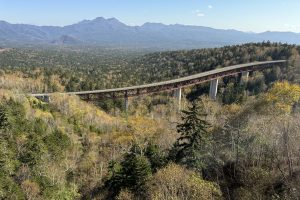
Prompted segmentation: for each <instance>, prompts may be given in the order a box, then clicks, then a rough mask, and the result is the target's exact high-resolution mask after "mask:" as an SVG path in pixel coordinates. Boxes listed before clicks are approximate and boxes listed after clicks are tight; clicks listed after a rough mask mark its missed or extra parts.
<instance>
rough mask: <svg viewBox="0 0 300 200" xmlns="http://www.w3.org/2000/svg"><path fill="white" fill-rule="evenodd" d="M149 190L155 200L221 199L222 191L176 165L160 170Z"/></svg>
mask: <svg viewBox="0 0 300 200" xmlns="http://www.w3.org/2000/svg"><path fill="white" fill-rule="evenodd" d="M148 190H149V194H150V199H153V200H167V199H178V200H179V199H190V200H196V199H197V200H202V199H203V200H209V199H220V198H221V191H220V189H219V188H218V186H216V184H214V183H212V182H209V181H205V180H203V179H202V178H201V177H199V176H198V175H197V174H196V173H195V172H193V171H190V170H187V169H185V168H183V167H182V166H179V165H176V164H169V165H168V166H167V167H165V168H163V169H160V170H159V171H158V172H157V173H156V174H155V175H154V176H153V177H152V179H151V180H150V181H149V183H148Z"/></svg>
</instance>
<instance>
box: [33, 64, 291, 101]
mask: <svg viewBox="0 0 300 200" xmlns="http://www.w3.org/2000/svg"><path fill="white" fill-rule="evenodd" d="M286 62H287V61H286V60H277V61H265V62H252V63H247V64H240V65H234V66H229V67H224V68H219V69H215V70H211V71H207V72H203V73H199V74H195V75H192V76H187V77H183V78H178V79H173V80H169V81H163V82H158V83H152V84H145V85H139V86H132V87H124V88H116V89H106V90H93V91H82V92H68V93H64V94H69V95H77V96H79V97H81V98H82V99H83V100H98V99H102V98H124V97H125V99H126V102H127V103H126V107H127V104H128V97H133V96H139V95H144V94H150V93H157V92H162V91H170V90H177V92H176V93H177V96H178V98H179V99H180V98H181V88H184V87H188V86H191V85H196V84H200V83H204V82H208V81H210V82H211V88H210V97H211V98H213V99H214V98H215V97H216V94H217V87H218V79H219V78H222V77H226V76H231V75H236V74H242V79H241V80H243V79H246V80H247V78H248V76H249V72H250V71H258V70H264V69H267V68H271V67H274V66H278V65H282V64H285V63H286ZM50 95H51V93H45V94H31V96H34V97H36V98H39V99H42V100H45V101H47V100H49V97H50Z"/></svg>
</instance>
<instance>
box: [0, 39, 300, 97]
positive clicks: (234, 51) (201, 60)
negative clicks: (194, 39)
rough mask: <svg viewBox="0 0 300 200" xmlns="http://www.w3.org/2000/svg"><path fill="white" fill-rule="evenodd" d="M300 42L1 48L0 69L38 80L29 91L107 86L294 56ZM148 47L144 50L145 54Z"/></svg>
mask: <svg viewBox="0 0 300 200" xmlns="http://www.w3.org/2000/svg"><path fill="white" fill-rule="evenodd" d="M299 51H300V50H299V47H297V46H293V45H287V44H279V43H278V44H277V43H250V44H245V45H238V46H226V47H223V48H215V49H199V50H190V51H174V52H160V53H151V54H146V55H144V56H143V52H138V51H134V50H132V51H129V52H128V51H122V50H99V49H98V50H97V49H96V50H93V49H90V50H85V51H82V50H80V49H78V50H74V51H68V50H60V51H58V50H54V49H52V50H47V49H46V50H45V49H44V50H34V49H10V50H7V51H3V52H1V53H0V61H1V64H0V66H1V70H2V73H8V74H9V73H14V72H15V70H17V71H20V72H22V73H23V74H22V75H20V76H24V77H29V78H32V79H35V80H39V81H40V82H41V84H42V86H39V88H36V89H32V90H33V91H31V92H52V91H80V90H93V89H108V88H116V87H124V86H133V85H137V84H142V83H153V82H158V81H163V80H170V79H174V78H178V77H183V76H188V75H192V74H196V73H200V72H203V71H208V70H212V69H215V68H218V67H226V66H229V65H234V64H241V63H247V62H253V61H265V60H279V59H291V60H292V59H294V58H295V57H296V56H298V54H299ZM145 53H146V52H144V54H145Z"/></svg>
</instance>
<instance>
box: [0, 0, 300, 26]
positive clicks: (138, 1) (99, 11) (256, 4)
mask: <svg viewBox="0 0 300 200" xmlns="http://www.w3.org/2000/svg"><path fill="white" fill-rule="evenodd" d="M100 16H103V17H106V18H109V17H116V18H117V19H119V20H120V21H122V22H124V23H126V24H129V25H141V24H143V23H144V22H162V23H165V24H175V23H180V24H190V25H201V26H209V27H215V28H224V29H238V30H242V31H254V32H262V31H267V30H272V31H294V32H300V0H0V20H5V21H8V22H11V23H30V24H35V25H60V26H62V25H67V24H72V23H75V22H78V21H81V20H83V19H93V18H96V17H100Z"/></svg>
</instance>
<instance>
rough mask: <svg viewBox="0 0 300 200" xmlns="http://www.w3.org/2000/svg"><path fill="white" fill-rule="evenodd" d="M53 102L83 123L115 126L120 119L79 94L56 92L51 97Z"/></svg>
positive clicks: (65, 113)
mask: <svg viewBox="0 0 300 200" xmlns="http://www.w3.org/2000/svg"><path fill="white" fill-rule="evenodd" d="M50 99H51V101H50V104H52V105H53V106H54V107H56V108H57V109H58V110H59V111H60V112H61V113H63V114H64V115H66V116H68V117H74V118H76V119H77V120H79V121H80V122H81V124H83V125H87V126H89V125H96V126H97V127H103V126H115V125H117V124H119V123H120V122H119V120H118V119H117V118H115V117H111V116H109V115H108V114H106V113H105V112H104V111H102V110H100V109H99V108H98V107H96V106H94V105H93V104H90V103H87V102H85V101H81V100H80V98H79V97H77V96H70V95H66V94H59V93H55V94H53V95H51V97H50Z"/></svg>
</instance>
